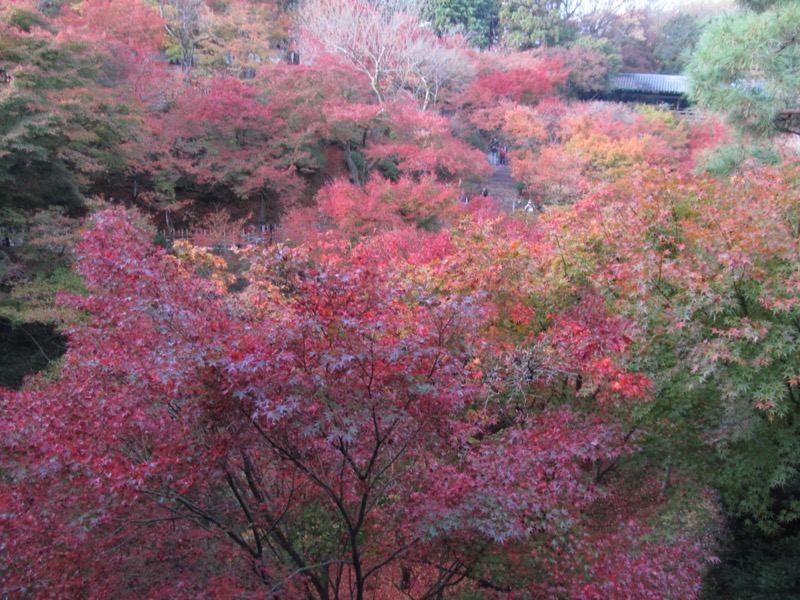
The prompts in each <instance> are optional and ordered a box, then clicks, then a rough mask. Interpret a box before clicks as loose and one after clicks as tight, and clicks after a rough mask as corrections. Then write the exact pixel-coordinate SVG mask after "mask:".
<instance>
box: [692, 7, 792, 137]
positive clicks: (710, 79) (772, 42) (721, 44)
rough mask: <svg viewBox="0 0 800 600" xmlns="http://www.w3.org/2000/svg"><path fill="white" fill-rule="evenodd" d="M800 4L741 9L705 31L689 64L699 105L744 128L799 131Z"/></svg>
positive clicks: (767, 131) (758, 131) (762, 132)
mask: <svg viewBox="0 0 800 600" xmlns="http://www.w3.org/2000/svg"><path fill="white" fill-rule="evenodd" d="M798 29H800V3H797V2H792V3H786V4H781V5H778V6H776V7H774V8H772V9H770V10H768V11H766V12H764V13H761V14H756V13H753V12H740V13H735V14H733V15H731V16H727V17H724V18H722V19H720V20H718V21H716V22H714V23H712V24H711V25H709V26H708V27H707V28H706V29H705V30H704V31H703V34H702V36H701V37H700V40H699V41H698V43H697V48H696V50H695V53H694V55H693V56H692V59H691V61H690V62H689V64H688V66H687V75H688V77H689V80H690V86H691V95H692V97H693V99H694V101H695V102H697V103H698V104H699V105H701V106H704V107H707V108H710V109H712V110H715V111H718V112H721V113H725V114H726V115H727V116H728V119H729V121H730V122H731V124H732V125H734V126H735V127H736V128H737V129H739V130H740V131H741V132H743V133H749V134H754V135H756V136H760V137H771V136H774V135H776V134H778V133H780V132H783V131H794V130H795V129H796V127H795V126H794V124H793V121H794V120H795V118H794V116H793V114H792V112H791V111H792V110H794V109H797V108H798V102H797V89H798V88H800V43H798V42H799V40H798V39H797V31H798Z"/></svg>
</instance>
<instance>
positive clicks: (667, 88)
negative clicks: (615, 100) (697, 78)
mask: <svg viewBox="0 0 800 600" xmlns="http://www.w3.org/2000/svg"><path fill="white" fill-rule="evenodd" d="M608 89H609V91H612V92H613V91H620V92H652V93H659V92H660V93H663V94H685V93H686V92H687V91H688V90H689V85H688V83H687V81H686V77H684V76H683V75H656V74H653V73H619V74H618V75H614V77H612V78H611V79H610V81H609V82H608Z"/></svg>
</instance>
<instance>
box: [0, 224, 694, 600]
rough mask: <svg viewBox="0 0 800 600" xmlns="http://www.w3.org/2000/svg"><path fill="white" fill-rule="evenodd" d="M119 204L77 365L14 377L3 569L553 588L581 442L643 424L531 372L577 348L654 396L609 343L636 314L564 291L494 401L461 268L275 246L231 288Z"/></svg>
mask: <svg viewBox="0 0 800 600" xmlns="http://www.w3.org/2000/svg"><path fill="white" fill-rule="evenodd" d="M129 219H130V217H129V216H125V215H123V214H122V213H121V212H120V211H111V212H103V213H100V214H99V215H98V216H97V218H96V219H95V224H94V230H93V232H92V233H91V234H90V235H88V236H87V237H86V239H85V240H84V241H83V243H82V244H81V247H80V250H79V252H80V256H81V262H80V264H81V272H82V273H83V275H84V277H85V278H86V286H87V290H88V295H87V296H85V297H74V298H72V299H71V300H70V303H71V304H72V305H73V306H75V307H76V308H79V309H81V310H83V311H85V313H86V320H85V321H84V322H83V323H81V324H79V325H78V326H76V327H75V328H74V329H73V331H72V333H71V337H72V342H71V346H70V348H71V350H70V352H69V353H68V355H67V357H66V359H65V363H64V368H63V371H62V373H61V375H60V376H59V377H58V379H57V380H55V381H53V382H52V383H48V382H47V381H45V380H42V381H39V382H38V383H37V382H31V385H30V386H29V387H28V389H27V390H25V391H22V392H20V393H18V394H4V395H3V396H2V409H3V414H4V416H5V418H4V420H3V425H2V432H3V435H2V437H1V438H0V439H2V444H3V450H4V451H3V454H2V455H3V469H4V473H5V474H6V476H5V477H4V478H3V481H2V488H1V490H2V491H1V492H0V506H2V507H3V510H2V512H0V527H2V530H3V534H4V536H3V537H4V540H5V542H4V543H5V546H4V554H5V556H6V557H7V560H6V561H4V565H3V566H2V567H1V568H0V581H2V586H3V587H2V589H3V591H4V592H5V593H10V594H14V593H18V592H19V591H20V590H29V591H34V592H35V593H36V594H37V595H40V596H53V597H58V596H63V595H86V594H88V595H112V596H113V595H116V594H119V593H123V592H125V593H135V594H137V595H148V594H152V595H164V594H166V595H170V596H175V597H184V596H194V595H196V594H197V593H200V592H201V591H202V590H204V589H206V590H207V589H209V588H210V587H214V588H215V589H216V590H217V591H218V592H219V593H220V594H221V595H223V596H231V597H234V596H237V595H241V594H243V593H261V594H267V595H278V594H286V595H290V596H309V597H315V598H363V597H365V595H367V594H368V593H377V594H381V595H383V596H384V597H391V595H392V594H396V593H402V594H406V595H411V596H412V597H419V598H421V597H428V596H430V595H431V594H436V593H439V592H444V590H446V589H448V588H451V587H453V586H454V585H456V584H459V585H460V586H461V589H464V590H469V589H472V590H475V589H485V588H486V587H487V586H488V587H489V589H493V590H495V591H496V592H497V593H498V594H501V595H513V594H514V593H515V592H514V590H515V589H516V590H520V589H525V588H526V586H527V585H528V584H529V583H530V582H531V581H534V580H538V583H537V586H539V587H540V589H542V590H548V589H549V590H555V589H561V582H560V580H559V578H558V577H555V578H550V577H549V575H548V568H547V566H546V565H547V564H548V560H549V557H551V556H552V554H551V550H550V549H554V548H557V547H562V548H564V550H565V551H567V552H569V550H568V548H569V547H570V546H571V544H572V542H570V541H569V540H568V539H567V538H565V537H564V536H563V532H564V531H565V530H566V529H570V528H573V527H577V528H581V527H582V521H583V519H584V514H585V511H586V510H587V509H588V508H589V507H590V506H591V505H592V503H593V502H594V501H595V500H596V499H597V498H598V491H597V488H596V486H597V485H598V481H596V480H594V481H593V480H592V479H591V478H590V477H589V476H588V474H587V471H586V465H595V464H598V463H600V464H606V465H607V464H611V463H613V462H614V460H615V457H616V456H618V455H620V454H621V453H626V452H630V451H631V449H628V448H626V443H625V436H624V434H623V432H622V431H621V430H620V424H619V423H617V422H616V419H615V418H614V417H612V416H611V414H609V415H606V416H603V415H600V414H595V415H594V416H592V415H591V414H589V413H587V412H586V411H585V410H584V409H582V408H581V407H580V405H577V404H576V405H575V406H573V407H570V406H569V405H568V404H563V403H561V402H557V401H554V402H553V404H552V405H550V406H541V405H540V404H539V401H538V400H537V398H538V397H539V395H538V393H535V392H534V391H533V390H535V389H541V390H545V389H548V387H549V385H550V384H549V383H548V382H549V381H550V379H549V377H550V375H548V374H549V373H552V374H555V373H556V372H557V371H555V370H553V369H556V368H557V365H561V366H563V367H565V368H567V369H574V368H580V369H586V371H585V376H586V378H587V379H586V381H587V387H586V388H585V389H586V390H587V392H585V393H591V394H592V396H593V397H594V398H595V399H596V401H597V402H600V403H602V404H603V405H605V406H608V407H618V408H619V409H622V408H623V407H624V406H625V405H626V404H627V403H628V402H631V401H637V399H641V398H643V397H644V396H645V395H646V394H647V389H648V386H649V382H648V381H647V379H646V378H644V377H643V376H641V375H639V374H636V373H629V372H627V371H626V370H625V369H624V368H620V366H621V365H620V364H618V363H616V360H612V358H611V356H612V355H613V356H617V355H619V354H621V353H624V352H625V348H626V347H627V345H628V344H629V342H628V341H627V340H628V339H629V338H628V336H629V333H628V328H629V324H628V322H627V321H626V320H625V319H621V318H619V317H615V316H613V315H607V314H606V313H605V310H604V309H603V308H602V306H601V305H600V304H598V303H597V302H595V301H588V302H584V303H582V304H579V305H578V306H577V307H575V308H574V309H573V310H567V311H563V312H562V314H561V316H560V317H558V318H557V319H555V320H554V327H553V328H552V329H551V330H550V331H549V332H547V333H546V334H544V335H543V336H542V337H541V340H540V341H541V344H543V345H546V346H547V347H549V348H551V354H550V358H547V359H546V364H545V365H544V366H545V367H546V368H545V370H544V371H542V372H541V374H539V373H538V372H537V373H536V374H535V375H534V376H533V379H531V380H529V382H528V383H526V384H525V385H530V386H533V387H531V388H530V391H529V392H528V394H529V396H528V397H529V401H528V402H526V403H525V406H524V409H523V410H521V411H520V412H519V413H518V414H516V415H515V416H514V418H513V419H511V420H496V419H495V417H499V415H500V413H496V414H495V408H494V407H496V406H497V402H496V401H495V400H491V402H487V400H486V398H485V396H484V393H485V392H484V386H483V381H482V380H483V373H482V372H481V371H480V369H479V362H476V361H475V360H474V359H475V358H477V357H478V356H483V355H484V353H483V351H482V350H480V348H481V347H483V346H484V344H485V343H486V341H481V340H480V337H479V336H480V335H481V332H482V331H489V330H488V329H484V328H483V327H481V326H480V325H479V324H480V321H481V319H482V314H483V312H484V308H483V307H482V305H481V303H480V302H479V301H478V300H479V298H478V297H476V296H473V294H472V293H469V292H467V293H454V292H456V289H457V287H458V286H460V285H461V284H462V283H463V284H468V282H467V281H466V280H461V279H459V280H458V282H457V284H458V286H450V288H449V289H450V290H452V292H451V293H447V292H446V289H444V288H443V289H442V290H441V292H440V293H436V294H431V293H429V292H427V291H426V289H425V288H426V287H427V286H419V285H413V284H411V285H409V284H410V280H405V279H395V278H392V277H390V276H389V275H390V273H389V272H388V271H385V270H383V269H381V268H380V266H379V265H376V264H374V263H369V262H366V261H365V259H366V258H367V255H366V254H362V255H360V256H361V258H359V254H354V255H352V256H351V259H350V261H346V262H345V261H339V260H337V259H336V258H335V257H329V258H328V259H326V260H324V261H322V262H316V263H314V262H311V261H309V259H307V258H305V257H304V256H303V253H302V251H296V252H292V251H289V250H287V249H285V248H280V247H278V248H275V249H274V250H272V251H269V252H267V253H263V254H256V255H254V256H252V261H253V262H252V265H253V266H252V270H251V272H250V274H249V277H250V281H251V285H250V287H249V288H248V289H247V291H246V293H245V294H243V295H242V296H240V297H233V296H228V295H226V294H225V293H224V288H222V289H221V288H220V287H219V286H217V285H216V284H215V282H214V281H213V280H208V279H197V278H196V277H195V276H194V275H192V274H190V272H189V270H187V269H185V268H184V267H182V266H181V265H180V264H179V263H178V262H177V261H176V260H175V258H173V257H171V256H169V255H167V254H166V253H164V252H163V250H160V249H157V248H153V247H151V246H149V245H148V244H147V243H143V242H142V238H143V236H142V235H141V233H140V232H139V231H138V230H137V228H136V227H134V226H133V225H132V224H131V223H130V221H129ZM499 243H500V244H501V245H504V246H505V247H506V248H507V249H509V250H511V251H512V252H514V250H513V245H511V244H510V243H504V242H499ZM497 258H498V259H499V258H500V257H499V256H498V257H497ZM454 259H456V260H459V261H460V260H463V258H462V257H458V256H454ZM492 260H494V258H493V259H492ZM442 267H444V265H442ZM437 273H439V274H437V275H436V277H437V278H438V277H439V276H440V275H443V274H444V271H439V270H438V269H437ZM405 281H408V282H409V283H405ZM443 281H446V280H443ZM486 281H488V280H486ZM454 283H456V282H454ZM442 292H444V293H442ZM464 292H466V290H464ZM487 309H488V310H491V307H490V306H487ZM597 319H599V320H597ZM594 321H596V322H597V323H598V324H599V327H598V328H596V329H595V328H590V327H589V323H590V322H594ZM604 355H605V356H604ZM487 356H488V355H487ZM513 364H514V363H513V362H511V363H509V366H511V365H513ZM566 392H567V396H565V398H569V397H570V394H571V393H570V392H569V390H566ZM561 393H563V392H561ZM490 406H491V407H492V408H491V410H490V411H489V413H487V412H486V409H487V408H488V407H490ZM56 407H57V409H56ZM612 412H613V410H612ZM486 417H492V418H490V419H488V420H487V418H486ZM45 490H46V493H44V492H45ZM43 494H44V495H43ZM45 531H46V532H47V533H46V535H43V532H45ZM526 547H527V548H528V549H529V550H527V551H525V550H524V549H525V548H526ZM512 548H516V549H517V550H516V551H515V552H514V553H513V554H516V552H519V551H522V552H523V553H525V552H527V555H528V556H529V558H527V559H525V560H524V564H525V567H524V569H522V570H520V571H519V574H518V575H517V574H513V577H511V578H510V579H506V578H505V577H504V576H503V575H502V574H500V573H497V572H495V571H493V570H492V569H491V565H492V564H496V561H498V560H504V559H503V556H504V555H507V551H509V550H511V549H512ZM34 556H36V557H38V560H32V559H33V557H34ZM90 556H93V557H95V558H96V557H97V556H102V557H103V560H88V557H90ZM587 559H589V560H591V559H590V558H589V557H587ZM156 566H157V567H158V568H155V567H156ZM576 566H577V565H576ZM658 568H660V567H659V565H657V564H653V563H649V562H648V563H647V565H646V569H647V570H648V571H650V572H652V571H653V569H658ZM515 571H516V569H515ZM601 572H602V570H598V571H597V573H598V577H600V578H603V577H605V575H603V574H601ZM512 573H513V571H512ZM692 573H696V571H692V572H691V573H687V574H688V576H689V577H690V578H692V577H694V575H693V574H692ZM597 581H598V582H599V581H600V580H599V579H598V580H597ZM548 582H550V583H548ZM550 585H552V586H553V587H550ZM576 594H577V592H576Z"/></svg>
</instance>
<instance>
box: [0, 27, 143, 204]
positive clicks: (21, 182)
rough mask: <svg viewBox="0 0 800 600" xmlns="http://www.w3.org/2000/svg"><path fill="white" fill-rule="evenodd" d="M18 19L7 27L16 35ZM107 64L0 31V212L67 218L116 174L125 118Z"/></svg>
mask: <svg viewBox="0 0 800 600" xmlns="http://www.w3.org/2000/svg"><path fill="white" fill-rule="evenodd" d="M20 14H21V13H19V11H10V13H7V16H8V15H10V17H8V21H9V22H10V23H21V24H20V25H19V27H21V28H22V29H23V30H24V28H25V27H26V26H27V24H28V22H29V19H22V20H21V17H20V16H19V15H20ZM15 15H16V17H15ZM34 16H36V15H34ZM36 17H37V19H39V20H38V21H36V24H38V23H39V22H40V21H41V18H40V17H38V16H36ZM108 60H109V57H108V56H105V55H104V54H103V53H102V52H98V51H95V50H94V49H93V48H92V47H91V46H90V45H89V43H88V42H87V41H85V40H81V39H79V38H77V37H69V36H66V37H64V36H61V37H59V36H57V35H56V34H54V33H51V32H49V31H47V30H44V29H35V30H33V29H32V30H31V33H30V34H25V33H23V31H21V30H20V29H19V28H17V27H6V26H3V25H0V73H2V74H4V75H5V81H3V80H2V79H0V88H2V89H0V92H2V93H0V184H2V185H0V207H2V206H6V207H18V208H24V209H25V210H31V209H37V208H44V207H46V206H50V205H54V204H55V205H61V206H65V207H67V208H68V210H69V211H70V212H72V213H75V212H77V211H79V210H80V208H81V205H82V201H81V192H82V191H83V190H85V189H86V188H87V187H88V185H89V184H90V183H91V182H92V181H93V180H95V179H96V178H98V177H100V176H101V175H105V174H107V173H108V172H109V171H113V170H120V169H121V168H122V164H123V163H122V158H121V155H120V151H119V146H120V144H121V143H122V142H124V141H125V139H126V138H127V137H128V136H129V135H131V133H130V130H129V125H130V123H129V119H130V114H129V112H130V111H129V110H128V109H125V108H123V107H122V106H120V105H119V101H118V99H117V98H115V97H114V96H113V95H111V93H110V89H109V88H108V85H110V82H109V80H108V78H107V73H106V71H105V66H106V64H107V61H108Z"/></svg>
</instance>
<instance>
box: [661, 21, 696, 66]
mask: <svg viewBox="0 0 800 600" xmlns="http://www.w3.org/2000/svg"><path fill="white" fill-rule="evenodd" d="M701 31H702V24H701V22H700V20H699V19H698V18H697V17H695V16H693V15H689V14H676V15H674V16H673V17H671V18H670V19H669V20H668V21H667V22H666V23H664V25H663V27H661V30H660V31H659V37H658V40H657V41H656V43H655V46H654V48H653V55H654V57H655V59H656V62H657V64H658V70H659V72H661V73H682V72H683V70H684V68H685V67H686V64H687V63H688V61H689V59H690V58H691V55H692V52H693V51H694V46H695V43H696V41H697V38H698V37H699V36H700V33H701Z"/></svg>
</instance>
